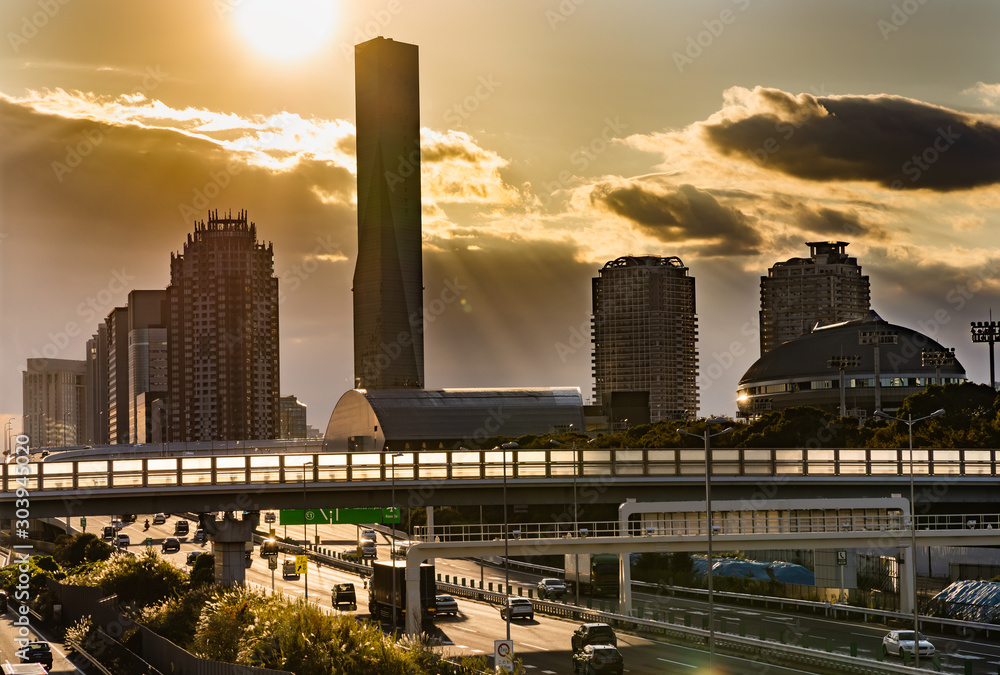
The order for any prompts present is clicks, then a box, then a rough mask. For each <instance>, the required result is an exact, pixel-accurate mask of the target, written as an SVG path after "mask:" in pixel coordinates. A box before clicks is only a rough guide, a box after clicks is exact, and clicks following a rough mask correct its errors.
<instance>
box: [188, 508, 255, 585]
mask: <svg viewBox="0 0 1000 675" xmlns="http://www.w3.org/2000/svg"><path fill="white" fill-rule="evenodd" d="M199 521H200V526H201V527H202V528H204V530H205V534H206V535H208V539H209V541H211V542H212V543H213V544H214V552H215V581H216V583H218V584H220V585H222V586H242V585H243V584H244V582H245V581H246V550H247V548H246V543H247V542H248V541H249V542H253V531H254V529H255V528H256V527H257V523H258V522H259V521H260V513H259V512H257V511H251V512H248V513H246V514H245V515H244V516H243V520H237V519H236V516H235V515H234V514H233V512H232V511H226V514H225V516H224V517H223V519H222V520H216V519H215V517H214V514H212V513H202V514H200V515H199Z"/></svg>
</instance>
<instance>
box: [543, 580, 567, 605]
mask: <svg viewBox="0 0 1000 675" xmlns="http://www.w3.org/2000/svg"><path fill="white" fill-rule="evenodd" d="M565 593H566V583H565V582H564V581H563V580H562V579H555V578H552V579H542V580H541V581H539V582H538V597H539V598H541V599H542V600H545V599H546V598H557V599H558V598H561V597H562V596H563V595H564V594H565Z"/></svg>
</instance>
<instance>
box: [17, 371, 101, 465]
mask: <svg viewBox="0 0 1000 675" xmlns="http://www.w3.org/2000/svg"><path fill="white" fill-rule="evenodd" d="M86 378H87V362H86V361H74V360H70V359H28V367H27V370H24V371H22V373H21V384H22V393H23V415H24V429H25V433H26V434H27V436H28V438H29V445H30V447H32V448H47V447H65V446H71V445H82V444H83V441H84V439H85V438H86V437H87V428H86V409H87V386H86V383H85V380H86Z"/></svg>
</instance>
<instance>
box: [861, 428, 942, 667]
mask: <svg viewBox="0 0 1000 675" xmlns="http://www.w3.org/2000/svg"><path fill="white" fill-rule="evenodd" d="M943 414H944V409H943V408H939V409H937V410H935V411H934V412H932V413H931V414H930V415H924V416H923V417H918V418H917V419H913V413H908V414H907V415H906V419H905V420H904V419H900V418H899V417H893V416H892V415H886V414H885V413H884V412H882V411H881V410H876V411H875V416H876V417H881V418H882V419H886V420H895V421H897V422H902V423H903V424H905V425H906V428H907V431H908V432H909V436H910V559H909V561H908V562H909V564H910V574H912V575H913V658H914V661H913V665H914V666H916V667H917V668H919V667H920V614H919V613H918V611H917V508H916V503H915V502H914V498H913V425H914V424H916V423H917V422H922V421H924V420H927V419H930V418H932V417H937V416H939V415H943Z"/></svg>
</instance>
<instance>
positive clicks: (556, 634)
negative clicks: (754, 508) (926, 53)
mask: <svg viewBox="0 0 1000 675" xmlns="http://www.w3.org/2000/svg"><path fill="white" fill-rule="evenodd" d="M144 518H145V516H140V517H139V518H138V519H137V521H136V522H135V523H132V524H130V525H128V526H126V528H125V529H124V531H125V532H126V533H128V534H129V535H130V537H131V540H132V542H133V546H132V549H133V550H135V549H136V545H137V544H141V542H142V541H143V540H144V539H145V538H146V537H150V538H151V539H152V542H153V545H154V546H155V547H156V548H157V550H159V544H160V543H161V542H162V540H163V538H164V537H167V536H172V535H173V522H174V521H175V520H176V519H177V516H171V517H170V518H169V520H168V522H167V523H165V524H163V525H154V526H151V528H150V530H149V531H148V532H144V531H143V529H142V521H143V519H144ZM150 519H151V516H150ZM109 522H110V518H90V519H88V531H95V530H94V529H93V527H97V529H96V532H97V534H98V536H100V533H101V529H100V527H101V526H103V525H104V524H107V523H109ZM196 527H197V525H196V523H192V524H191V534H189V535H188V536H187V537H181V538H180V539H181V542H182V544H181V550H180V551H179V552H176V553H171V554H166V555H165V556H164V557H166V558H168V559H170V560H171V561H172V562H173V564H175V565H177V566H178V567H181V568H185V562H186V558H187V553H188V552H189V551H191V550H210V545H209V544H195V543H193V542H192V535H193V534H194V531H195V529H196ZM262 527H268V526H266V525H263V524H262ZM296 530H297V532H296ZM277 531H278V533H279V534H284V533H283V532H282V528H281V527H280V526H279V527H278V528H277ZM314 532H318V534H319V536H320V540H321V545H322V546H324V547H329V548H331V549H334V550H341V549H342V548H344V547H347V546H349V545H353V544H354V543H355V542H356V540H357V539H356V538H357V532H358V528H356V527H354V526H345V525H340V526H320V527H319V528H318V530H316V529H314V528H313V527H309V535H310V539H311V538H312V537H313V535H314ZM301 533H302V527H301V526H298V527H290V528H289V534H292V536H295V535H296V534H298V535H299V536H301ZM382 537H383V539H384V535H382ZM385 543H386V542H385V541H380V542H379V544H380V546H379V549H380V554H382V556H383V557H384V555H385V552H387V550H388V547H387V546H385ZM437 568H438V569H437V571H438V572H439V573H440V574H441V575H442V578H444V575H446V574H447V575H449V576H450V577H458V578H466V579H469V580H470V581H471V580H475V581H476V582H478V581H479V579H480V578H481V576H482V578H483V579H484V581H485V583H486V584H487V585H488V584H489V583H490V582H493V584H494V586H495V587H497V588H499V587H500V585H501V584H502V583H503V580H504V574H503V570H502V569H496V568H493V567H488V566H487V567H485V568H484V567H481V566H480V565H478V564H477V563H475V562H473V561H469V560H445V559H438V560H437ZM540 578H541V577H540V576H537V575H532V574H528V573H524V572H517V571H511V572H510V581H511V584H512V585H514V586H515V587H517V586H522V587H524V588H534V586H535V584H536V583H537V581H538V580H539V579H540ZM273 579H274V586H275V588H276V589H277V590H279V591H282V592H284V593H285V594H286V595H289V596H291V597H303V596H304V594H305V586H306V578H301V579H299V580H297V581H295V580H288V581H285V580H283V579H282V578H281V573H280V560H279V571H278V572H276V573H274V575H273ZM247 580H248V581H249V582H251V583H252V584H256V585H258V586H260V587H263V588H264V589H270V588H271V585H272V573H271V571H270V570H268V568H267V560H266V559H262V558H260V557H259V556H258V555H257V553H256V551H255V553H254V556H253V558H252V563H251V567H250V568H249V569H248V570H247ZM339 582H352V583H354V584H355V587H356V590H357V596H358V609H357V611H356V612H353V613H356V614H357V615H358V616H359V617H367V615H368V611H367V609H368V596H367V592H366V590H365V588H364V587H363V585H362V583H361V579H360V578H359V577H358V576H357V575H354V574H351V573H348V572H345V571H340V570H335V569H332V568H328V567H323V566H317V565H315V564H313V563H310V566H309V574H308V586H309V600H310V601H312V602H318V603H319V604H320V605H322V606H324V607H328V608H329V607H330V605H331V603H330V588H331V586H332V585H333V584H334V583H339ZM636 599H637V600H639V601H642V602H643V603H647V604H649V603H654V602H658V603H659V606H660V607H662V610H661V613H662V614H666V612H667V611H671V612H673V613H674V620H675V621H677V622H680V621H683V616H684V615H685V614H687V615H690V616H691V617H692V625H695V626H699V625H701V620H702V617H704V616H706V615H707V606H706V604H705V603H703V602H698V601H694V600H688V599H682V598H673V597H667V598H659V599H657V598H655V597H654V596H650V595H647V594H636ZM458 603H459V615H458V616H457V617H454V618H452V617H442V618H441V619H439V620H438V621H437V622H436V624H435V625H434V626H431V627H429V628H427V630H428V632H429V634H430V635H431V636H432V637H434V638H436V639H437V640H439V641H440V643H441V644H442V645H443V648H444V651H445V652H447V653H452V654H485V655H487V656H489V655H491V654H492V653H493V641H494V640H495V639H502V638H504V637H505V634H506V625H505V622H504V621H503V620H502V619H501V618H500V614H499V611H498V610H497V608H495V607H492V606H490V605H488V604H486V603H482V602H475V601H471V600H466V599H463V598H458ZM715 615H716V621H717V624H716V626H717V629H718V630H721V629H722V626H723V623H724V624H725V626H726V629H727V630H728V631H729V632H734V633H735V632H737V630H738V626H739V624H740V622H743V624H744V627H745V630H746V634H747V635H752V636H757V635H759V634H760V630H761V629H762V628H763V630H764V634H765V635H766V637H767V638H768V639H770V640H775V641H777V640H779V639H780V638H781V634H782V631H785V633H786V636H788V640H789V642H799V643H801V642H802V640H803V636H806V637H805V639H806V640H809V644H810V646H813V647H818V648H822V647H823V642H824V641H825V640H826V639H827V638H829V639H831V640H832V642H833V645H834V650H835V651H836V652H838V653H842V654H845V655H846V654H848V653H849V652H850V649H851V647H850V645H851V643H852V642H854V643H856V645H857V650H858V655H859V656H862V657H868V658H874V657H875V653H876V651H877V650H879V649H880V647H881V639H882V636H883V635H884V634H885V632H886V629H885V628H884V627H880V626H870V625H858V624H849V623H843V622H840V621H831V620H826V619H823V618H821V617H797V616H794V615H789V614H783V613H780V612H775V611H769V610H761V609H757V608H753V609H749V608H741V607H736V606H729V605H724V604H719V603H716V608H715ZM11 616H12V615H10V614H9V615H8V617H11ZM8 623H9V621H8ZM576 625H577V624H576V623H573V622H570V621H567V620H562V619H558V618H552V617H548V616H543V615H540V614H538V615H536V618H535V619H534V620H533V621H530V622H524V621H516V622H512V623H511V638H512V639H513V640H514V644H515V653H516V655H517V657H518V658H521V659H522V660H523V661H524V663H525V665H526V666H527V667H528V669H529V672H538V673H566V672H569V670H570V663H571V652H570V646H569V645H570V634H571V633H572V631H573V629H574V628H575V627H576ZM425 628H426V627H425ZM7 632H8V631H7V630H4V633H5V634H6V633H7ZM931 639H932V641H934V643H935V645H936V646H937V647H938V650H939V651H940V652H943V654H942V659H941V665H942V671H943V672H951V673H963V672H964V666H965V663H966V662H972V664H973V670H972V672H973V673H987V672H989V673H995V672H997V664H1000V646H998V645H995V644H990V643H985V642H982V641H975V640H957V639H948V638H944V637H941V636H931ZM0 648H2V647H0ZM619 648H620V651H621V652H622V654H623V657H624V660H625V670H626V672H628V673H675V672H676V673H701V672H705V671H706V666H707V660H708V659H707V653H706V652H705V651H701V650H697V649H691V648H687V647H681V646H677V645H672V644H668V643H665V642H662V641H657V640H652V639H648V638H646V637H641V636H636V635H629V634H623V633H619ZM4 653H5V654H6V651H5V652H4ZM928 665H929V664H928ZM67 667H68V668H69V670H65V671H53V672H67V673H68V672H74V669H73V668H72V666H68V665H67ZM805 672H808V671H801V670H795V669H792V668H779V667H776V666H767V665H764V664H760V663H755V662H752V661H746V660H743V659H735V658H731V657H724V656H717V657H716V669H715V671H714V673H732V674H734V675H735V674H743V673H768V674H777V675H786V674H792V673H805Z"/></svg>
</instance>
